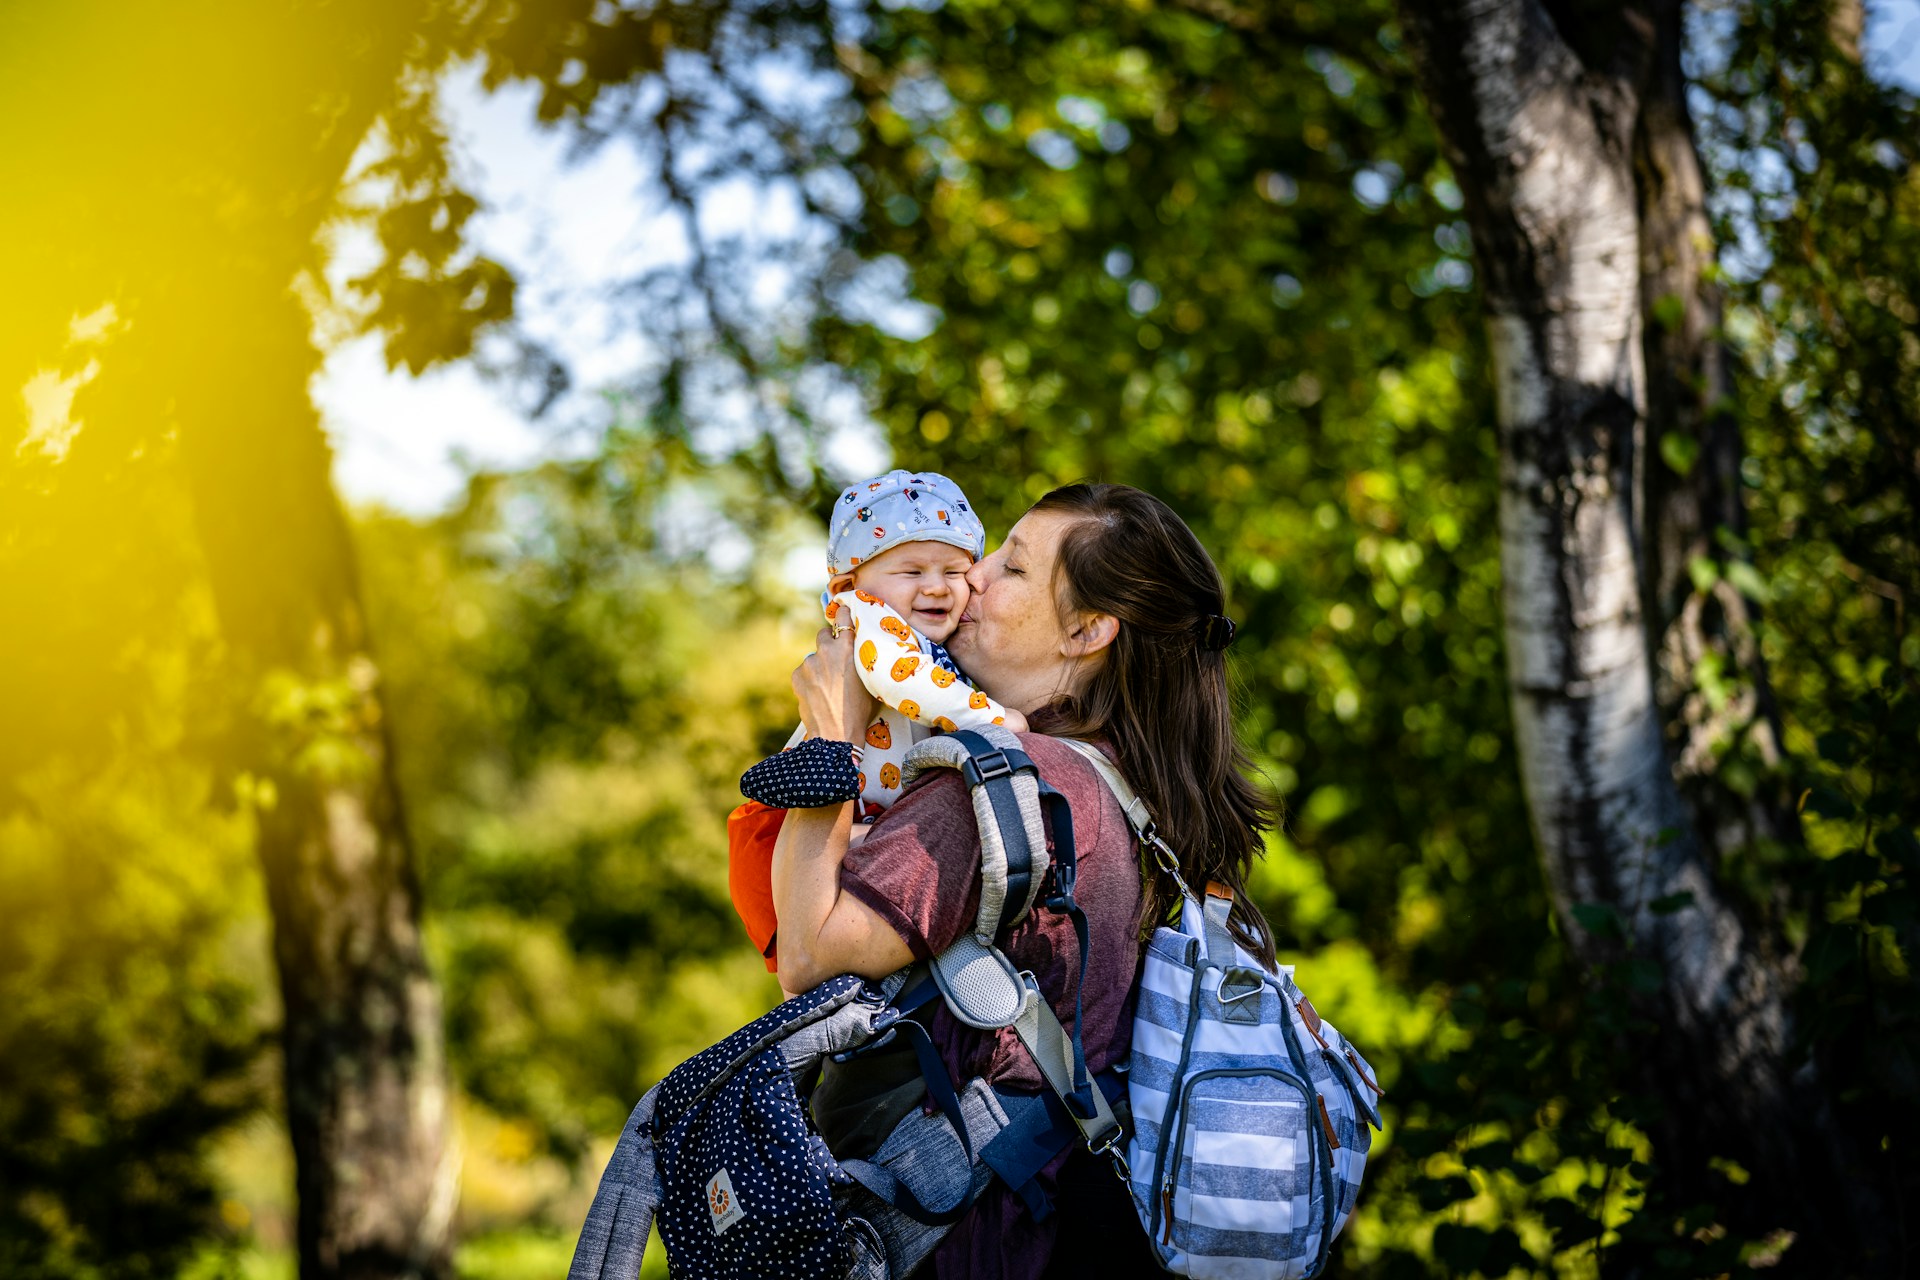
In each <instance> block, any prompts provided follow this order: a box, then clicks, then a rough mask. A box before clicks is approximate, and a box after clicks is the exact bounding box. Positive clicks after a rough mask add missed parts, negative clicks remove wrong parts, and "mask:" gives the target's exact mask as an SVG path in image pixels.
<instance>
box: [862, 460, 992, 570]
mask: <svg viewBox="0 0 1920 1280" xmlns="http://www.w3.org/2000/svg"><path fill="white" fill-rule="evenodd" d="M827 528H828V532H827V572H828V573H831V574H841V573H852V572H853V571H854V570H855V569H856V568H858V567H859V566H860V564H861V562H862V561H865V560H871V559H873V558H874V557H875V556H877V555H879V554H880V553H881V552H882V551H885V550H887V549H888V548H889V547H897V546H899V545H900V544H901V543H903V542H944V543H946V544H948V545H949V546H954V547H958V548H960V549H961V550H962V551H964V552H966V553H967V554H968V555H970V556H972V557H973V558H974V559H975V560H978V559H979V558H980V557H981V556H983V555H985V554H986V553H987V529H986V526H985V525H983V524H981V523H980V517H979V516H977V515H975V514H974V513H973V506H972V504H970V503H969V502H968V501H967V495H966V494H964V493H961V492H960V486H959V485H957V484H955V483H954V482H953V481H951V480H949V479H947V478H946V477H945V476H943V475H941V474H940V473H939V472H937V471H889V472H887V474H885V475H883V476H881V477H879V478H878V479H874V480H869V481H867V482H866V483H865V484H856V485H854V486H853V487H852V488H851V489H848V490H847V491H846V492H845V493H842V494H841V495H840V500H839V501H838V502H836V503H834V504H833V515H832V517H831V518H830V519H829V520H828V522H827Z"/></svg>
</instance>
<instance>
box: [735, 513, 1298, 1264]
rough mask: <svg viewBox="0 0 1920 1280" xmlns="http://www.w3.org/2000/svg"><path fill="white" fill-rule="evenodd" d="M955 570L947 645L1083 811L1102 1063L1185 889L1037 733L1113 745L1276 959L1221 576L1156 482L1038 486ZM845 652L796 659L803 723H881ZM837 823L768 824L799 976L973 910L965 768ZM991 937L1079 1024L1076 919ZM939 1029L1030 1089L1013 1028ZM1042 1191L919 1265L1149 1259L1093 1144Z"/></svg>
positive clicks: (1072, 1156) (933, 933)
mask: <svg viewBox="0 0 1920 1280" xmlns="http://www.w3.org/2000/svg"><path fill="white" fill-rule="evenodd" d="M967 576H968V581H969V583H970V584H971V586H972V588H973V598H972V600H971V601H970V603H969V604H968V605H967V609H966V612H965V613H964V614H962V616H961V625H960V629H959V631H958V632H957V633H956V635H955V636H954V638H953V641H952V642H951V644H950V645H949V648H950V649H951V650H952V652H953V654H954V657H955V658H956V659H958V660H959V662H960V663H961V665H963V666H964V667H965V668H966V669H967V671H968V673H969V674H971V675H972V676H973V677H974V679H975V680H977V681H978V682H979V683H980V685H981V687H982V688H984V689H985V690H986V691H987V692H988V693H990V694H991V695H992V696H994V697H995V698H998V699H999V700H1000V701H1001V702H1003V703H1005V704H1006V705H1008V706H1010V707H1013V708H1016V709H1018V710H1020V711H1022V712H1024V713H1025V714H1026V716H1027V718H1028V720H1029V722H1030V723H1031V724H1032V726H1033V728H1034V729H1035V730H1036V732H1034V733H1030V734H1023V735H1022V741H1023V743H1024V745H1025V746H1026V749H1027V752H1028V754H1029V755H1030V756H1031V757H1032V759H1033V762H1034V764H1035V765H1036V766H1037V767H1038V768H1039V770H1040V772H1041V774H1042V775H1043V776H1044V777H1045V778H1046V779H1047V780H1048V781H1049V782H1050V783H1052V784H1053V786H1054V787H1056V788H1058V789H1059V790H1060V791H1062V792H1064V793H1065V795H1066V797H1067V801H1068V803H1069V804H1070V805H1071V806H1072V809H1073V814H1074V833H1075V836H1076V843H1077V846H1078V851H1079V879H1078V882H1077V884H1076V886H1075V896H1076V897H1077V898H1078V900H1079V902H1080V905H1081V907H1082V908H1083V909H1084V910H1085V912H1086V915H1087V920H1088V922H1089V924H1090V926H1091V935H1090V945H1089V960H1088V965H1087V977H1086V991H1085V996H1084V1002H1083V1009H1084V1018H1085V1024H1084V1026H1083V1028H1082V1030H1083V1036H1084V1040H1085V1043H1086V1048H1087V1065H1088V1068H1089V1069H1090V1070H1093V1071H1101V1070H1104V1069H1106V1068H1107V1067H1110V1066H1112V1065H1114V1064H1116V1063H1119V1062H1121V1061H1123V1060H1124V1059H1125V1058H1126V1055H1127V1050H1128V1047H1129V1041H1130V1038H1131V1030H1132V1013H1133V1010H1132V989H1133V985H1134V976H1135V973H1136V971H1137V969H1138V967H1139V962H1140V946H1141V942H1142V939H1143V936H1144V934H1145V933H1147V932H1150V931H1151V925H1152V924H1154V923H1157V922H1158V921H1159V920H1160V919H1161V918H1162V917H1163V916H1164V915H1165V914H1166V912H1167V911H1168V909H1169V908H1170V907H1171V906H1172V905H1173V904H1174V902H1175V901H1176V897H1177V892H1176V891H1175V890H1174V889H1173V888H1172V886H1171V884H1170V883H1163V881H1164V880H1165V877H1162V876H1159V875H1154V876H1152V877H1150V878H1149V879H1148V880H1147V881H1146V882H1145V883H1143V880H1142V871H1141V865H1140V863H1139V861H1138V860H1137V858H1136V856H1135V853H1134V848H1133V839H1132V833H1131V831H1130V830H1129V828H1128V826H1127V823H1126V819H1125V817H1124V816H1123V815H1122V813H1121V812H1120V807H1119V805H1118V803H1117V802H1115V801H1114V800H1113V798H1112V796H1111V794H1110V793H1109V792H1108V791H1107V790H1106V788H1105V786H1104V785H1103V784H1102V783H1101V782H1100V780H1099V778H1098V776H1097V775H1096V774H1095V773H1094V771H1093V769H1092V767H1091V766H1089V765H1088V764H1087V763H1086V762H1085V761H1083V760H1082V759H1080V757H1079V756H1078V755H1076V754H1075V753H1074V751H1073V750H1072V748H1070V747H1067V746H1065V745H1063V744H1061V743H1058V742H1053V741H1049V739H1048V736H1046V735H1052V736H1054V737H1071V738H1080V739H1084V740H1086V741H1090V742H1094V743H1097V744H1098V745H1100V746H1101V747H1102V748H1103V749H1104V750H1106V751H1107V753H1108V754H1109V755H1111V756H1112V757H1113V758H1114V760H1115V761H1116V762H1117V763H1118V764H1119V766H1120V768H1121V770H1122V772H1124V773H1125V774H1126V776H1127V778H1128V779H1129V780H1130V781H1131V782H1132V783H1133V784H1134V786H1135V787H1136V788H1137V789H1138V790H1139V792H1140V794H1141V795H1142V796H1143V797H1144V798H1145V799H1146V801H1147V803H1148V805H1149V806H1151V808H1152V810H1153V813H1154V816H1155V819H1156V821H1157V822H1158V823H1159V826H1160V830H1161V832H1162V833H1163V834H1164V835H1165V836H1166V837H1167V840H1168V842H1169V843H1170V844H1171V845H1172V846H1173V847H1174V848H1175V849H1176V850H1178V851H1179V852H1180V857H1181V863H1182V865H1181V875H1182V876H1183V878H1184V879H1185V880H1186V881H1187V883H1189V884H1191V885H1195V886H1201V885H1205V884H1206V883H1207V881H1209V880H1218V881H1222V882H1224V883H1225V884H1227V885H1229V886H1230V887H1232V888H1233V889H1234V890H1235V891H1236V892H1235V903H1234V910H1235V913H1236V914H1235V917H1234V920H1233V927H1234V931H1235V932H1236V934H1238V935H1239V937H1240V940H1241V941H1242V942H1243V943H1245V944H1246V945H1247V946H1248V948H1249V949H1250V950H1252V951H1254V952H1255V953H1256V954H1259V955H1261V956H1263V957H1265V958H1266V959H1267V960H1268V962H1269V963H1271V962H1272V958H1273V942H1272V939H1271V937H1270V936H1269V934H1268V931H1267V928H1266V925H1265V922H1264V921H1262V920H1260V919H1259V917H1258V914H1257V913H1255V912H1252V911H1251V909H1250V908H1246V907H1245V906H1244V904H1245V902H1246V897H1245V895H1244V893H1241V892H1239V891H1240V890H1241V889H1243V888H1244V886H1245V884H1246V880H1247V876H1248V872H1249V871H1250V869H1251V867H1252V864H1253V859H1254V857H1255V856H1256V854H1257V853H1258V852H1259V850H1260V848H1261V841H1260V833H1261V832H1262V831H1263V830H1265V829H1266V828H1268V827H1269V826H1271V825H1272V823H1273V818H1274V811H1273V807H1272V805H1271V803H1270V802H1269V801H1268V800H1266V799H1265V798H1264V797H1263V796H1262V795H1261V793H1260V792H1259V791H1258V790H1256V789H1255V787H1254V786H1253V784H1252V783H1251V782H1250V781H1249V780H1248V778H1247V773H1248V771H1249V769H1250V762H1249V761H1248V759H1247V756H1246V753H1245V752H1244V751H1243V750H1242V749H1241V748H1240V746H1239V744H1238V743H1237V741H1236V740H1235V738H1234V734H1233V726H1232V720H1231V715H1230V707H1229V701H1228V696H1227V679H1226V657H1225V653H1224V649H1225V645H1226V641H1227V640H1228V639H1229V638H1230V637H1231V633H1232V626H1231V624H1230V623H1226V622H1225V621H1224V617H1223V615H1224V612H1225V601H1224V599H1223V593H1222V587H1221V582H1220V574H1219V571H1218V570H1217V569H1216V568H1215V567H1214V564H1213V562H1212V560H1210V559H1209V558H1208V557H1207V554H1206V552H1205V550H1203V549H1202V548H1201V546H1200V543H1199V541H1198V540H1197V539H1196V538H1195V537H1194V536H1193V532H1192V531H1191V530H1190V529H1188V528H1187V526H1186V525H1185V524H1184V523H1183V522H1182V521H1181V520H1180V518H1179V517H1178V516H1176V515H1175V514H1174V513H1173V511H1172V510H1171V509H1170V508H1168V507H1167V505H1166V504H1165V503H1163V502H1161V501H1160V500H1159V499H1157V498H1154V497H1152V496H1151V495H1149V494H1146V493H1143V492H1142V491H1140V490H1138V489H1133V488H1129V487H1127V486H1125V485H1069V486H1067V487H1066V488H1063V489H1056V490H1054V491H1053V492H1052V493H1050V494H1048V495H1047V496H1046V497H1044V498H1042V499H1041V500H1040V501H1039V502H1038V503H1036V504H1035V505H1034V507H1033V509H1032V510H1031V511H1029V512H1028V513H1027V514H1026V515H1025V516H1024V517H1022V518H1021V520H1020V522H1019V523H1018V524H1016V525H1015V526H1014V527H1013V530H1012V531H1011V532H1010V533H1009V534H1008V535H1007V539H1006V542H1005V543H1004V544H1003V545H1002V546H1001V547H1000V548H999V550H997V551H995V552H994V553H993V554H992V555H990V556H988V557H987V558H986V559H984V560H982V561H980V562H979V563H978V564H976V565H975V566H974V567H973V568H972V570H971V571H970V572H969V573H968V575H967ZM853 661H854V655H853V647H852V645H851V643H850V642H848V641H846V640H845V639H835V638H834V637H833V636H832V635H831V633H829V632H827V631H822V632H821V633H820V639H819V649H818V651H817V652H816V653H815V654H813V655H812V656H810V657H809V658H808V659H807V660H806V661H805V662H804V663H802V664H801V666H800V668H799V670H797V671H796V672H795V673H794V679H793V684H794V691H795V693H796V694H798V696H799V699H800V714H801V719H802V720H804V721H805V722H806V724H807V726H808V728H809V729H810V730H811V731H812V732H813V733H814V734H816V735H818V736H821V737H826V738H836V739H842V740H846V741H852V737H853V734H855V733H856V732H858V729H859V727H860V726H863V725H865V724H866V723H867V721H868V719H869V718H870V717H871V715H872V711H873V703H872V699H871V698H870V697H869V695H868V694H867V691H866V690H865V688H864V687H862V685H861V684H860V681H859V679H858V678H857V677H856V675H855V674H854V672H853V668H852V664H853ZM850 825H851V814H850V810H849V807H848V806H846V805H840V806H835V807H828V808H821V809H804V810H794V811H793V812H792V813H790V814H789V816H788V818H787V821H786V823H785V825H784V826H783V827H782V829H781V832H780V839H779V842H778V844H777V845H776V846H775V849H774V855H773V895H774V902H775V906H776V908H777V910H778V914H779V919H780V977H781V982H782V985H784V986H786V987H788V989H789V990H796V991H797V990H804V989H806V988H808V987H810V986H813V985H814V984H816V983H818V982H820V981H822V980H824V979H826V978H829V977H832V976H833V975H835V974H840V973H858V974H862V975H864V976H867V977H880V976H883V975H885V974H887V973H891V972H892V971H893V970H895V969H897V968H899V967H900V966H901V965H904V964H906V963H908V962H909V961H911V960H914V959H926V958H928V957H930V956H932V955H934V954H935V953H937V952H939V951H940V950H941V949H943V948H944V947H946V946H947V945H948V944H949V943H951V942H952V941H953V940H954V939H955V938H957V937H959V936H960V934H961V933H962V932H963V931H964V930H965V929H966V928H968V927H969V925H970V924H971V922H972V921H973V918H974V914H975V912H976V911H977V909H978V905H979V893H980V882H979V874H978V872H979V834H978V830H977V828H976V826H975V821H974V816H973V808H972V805H971V803H970V802H969V800H968V798H967V796H966V793H965V789H964V786H963V784H962V783H961V781H960V778H959V776H958V775H957V774H953V773H950V772H948V771H945V770H943V771H940V773H939V774H938V775H936V776H935V777H934V778H933V779H932V780H931V781H929V782H927V783H925V784H923V785H920V786H918V787H916V788H914V789H913V790H912V791H910V792H908V793H907V794H906V795H905V796H903V797H902V798H901V799H900V800H899V802H898V803H896V804H895V806H894V807H893V808H892V809H891V810H890V811H888V812H887V813H886V814H885V815H883V816H882V817H881V818H880V820H879V821H878V822H876V823H875V824H874V826H873V830H872V834H871V835H870V836H869V837H868V838H867V839H866V840H865V842H864V843H862V844H861V845H860V846H859V847H857V848H854V849H851V850H850V849H849V848H848V846H847V837H848V832H849V829H850ZM1242 912H1245V914H1241V913H1242ZM1001 945H1002V948H1003V949H1004V950H1005V951H1006V953H1007V955H1008V956H1009V958H1010V959H1012V961H1013V963H1014V965H1015V966H1016V967H1018V968H1022V969H1028V970H1031V971H1032V972H1033V973H1034V974H1035V975H1036V977H1037V978H1038V979H1039V982H1040V988H1041V990H1042V991H1043V992H1045V993H1046V995H1047V998H1048V1001H1049V1002H1050V1003H1051V1004H1052V1006H1053V1009H1054V1012H1055V1013H1057V1014H1058V1015H1059V1016H1060V1018H1061V1021H1062V1022H1063V1023H1065V1024H1066V1025H1067V1026H1068V1027H1069V1028H1071V1027H1072V1018H1073V1014H1074V997H1075V992H1074V990H1073V984H1074V983H1075V981H1077V978H1078V973H1079V954H1078V949H1077V943H1076V941H1075V939H1074V935H1073V930H1072V927H1071V925H1069V924H1068V922H1067V921H1066V920H1065V919H1064V918H1062V917H1060V916H1057V915H1055V914H1054V913H1052V912H1045V911H1041V912H1035V913H1034V914H1033V915H1032V916H1029V917H1028V919H1027V920H1025V921H1023V922H1022V923H1021V925H1020V926H1019V927H1017V928H1015V929H1014V930H1012V931H1011V932H1010V933H1009V934H1008V935H1007V936H1006V937H1005V938H1003V939H1001ZM931 1031H932V1036H933V1040H934V1043H935V1044H936V1045H938V1046H939V1047H940V1050H941V1054H942V1056H943V1057H944V1058H945V1060H946V1063H947V1067H948V1069H949V1070H950V1071H951V1072H952V1073H953V1076H954V1079H955V1080H958V1081H963V1080H966V1079H967V1078H969V1077H971V1076H975V1075H985V1076H986V1077H987V1078H988V1079H990V1080H992V1081H994V1082H995V1084H996V1085H998V1086H1000V1087H1003V1088H1006V1087H1013V1088H1022V1087H1024V1088H1027V1089H1031V1090H1034V1091H1038V1090H1039V1089H1040V1088H1042V1087H1043V1086H1042V1083H1041V1078H1040V1075H1039V1071H1038V1069H1037V1068H1036V1067H1035V1066H1034V1064H1033V1062H1032V1060H1031V1059H1030V1058H1029V1057H1028V1056H1027V1053H1026V1051H1025V1049H1023V1048H1022V1047H1021V1046H1020V1043H1019V1040H1018V1039H1017V1038H1016V1036H1015V1035H1014V1033H1013V1031H1012V1030H1011V1029H1008V1030H1003V1031H1000V1032H997V1033H993V1034H987V1033H984V1032H980V1031H975V1030H971V1029H969V1028H967V1027H965V1026H963V1025H962V1024H960V1023H959V1022H958V1021H956V1020H955V1019H953V1018H952V1017H951V1016H950V1015H949V1014H948V1013H947V1011H946V1010H945V1009H944V1008H942V1009H940V1010H938V1011H937V1012H936V1014H935V1016H934V1019H933V1025H932V1028H931ZM1042 1185H1043V1188H1045V1189H1047V1190H1049V1191H1050V1192H1051V1193H1052V1195H1053V1199H1054V1203H1055V1206H1056V1210H1057V1211H1056V1212H1055V1213H1053V1214H1052V1215H1050V1216H1049V1217H1048V1218H1047V1219H1046V1220H1045V1221H1042V1222H1034V1221H1033V1220H1032V1219H1031V1217H1030V1216H1029V1215H1028V1214H1027V1213H1026V1211H1025V1210H1024V1208H1022V1207H1021V1205H1020V1203H1019V1201H1018V1200H1017V1199H1016V1198H1015V1197H1014V1196H1013V1195H1012V1193H1011V1192H1010V1191H1008V1190H1007V1189H1006V1188H1004V1187H1001V1186H1000V1185H999V1184H998V1183H995V1184H994V1185H993V1186H992V1187H991V1188H990V1189H989V1191H988V1193H987V1194H986V1195H985V1196H984V1197H983V1198H982V1200H981V1201H980V1203H979V1204H977V1205H976V1206H975V1207H974V1208H973V1210H972V1211H971V1212H970V1213H969V1214H968V1215H967V1217H966V1218H965V1219H963V1220H962V1221H961V1222H960V1223H959V1224H958V1225H957V1226H956V1227H955V1228H954V1230H953V1231H952V1232H951V1233H950V1234H949V1235H948V1236H947V1238H946V1239H945V1240H944V1241H942V1243H941V1245H940V1247H939V1248H938V1249H937V1250H936V1251H935V1253H934V1255H933V1258H932V1259H931V1263H932V1274H934V1275H937V1276H939V1277H941V1280H948V1278H949V1277H962V1276H981V1277H992V1276H998V1277H1008V1278H1009V1280H1029V1278H1031V1277H1038V1276H1043V1275H1054V1274H1062V1275H1064V1274H1069V1273H1070V1274H1075V1275H1078V1274H1084V1273H1087V1272H1090V1271H1092V1270H1093V1269H1094V1268H1096V1267H1099V1268H1105V1269H1108V1270H1109V1271H1111V1272H1112V1273H1113V1274H1118V1275H1130V1274H1143V1275H1144V1274H1149V1273H1151V1272H1152V1271H1154V1270H1155V1266H1154V1263H1153V1259H1152V1255H1151V1253H1150V1251H1149V1250H1148V1248H1147V1244H1146V1240H1145V1237H1144V1235H1143V1233H1142V1232H1141V1230H1140V1226H1139V1222H1138V1219H1137V1218H1136V1217H1135V1215H1134V1212H1133V1209H1132V1206H1131V1204H1130V1202H1129V1200H1128V1196H1127V1193H1126V1190H1125V1188H1124V1187H1122V1185H1121V1184H1120V1182H1119V1181H1118V1180H1117V1179H1116V1178H1115V1177H1114V1176H1113V1174H1112V1172H1111V1171H1110V1170H1108V1169H1107V1168H1105V1167H1103V1166H1102V1165H1101V1164H1100V1163H1099V1162H1098V1161H1097V1160H1095V1158H1093V1157H1091V1156H1089V1155H1088V1154H1087V1153H1086V1152H1085V1151H1082V1150H1080V1149H1078V1148H1077V1147H1076V1148H1075V1149H1073V1150H1071V1151H1070V1152H1069V1153H1068V1154H1067V1155H1066V1156H1063V1157H1061V1158H1060V1159H1058V1160H1056V1161H1055V1162H1054V1164H1053V1165H1052V1166H1049V1168H1048V1170H1047V1171H1046V1172H1045V1173H1044V1174H1043V1175H1042ZM1056 1258H1057V1259H1058V1260H1059V1261H1058V1262H1054V1261H1053V1260H1054V1259H1056Z"/></svg>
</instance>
